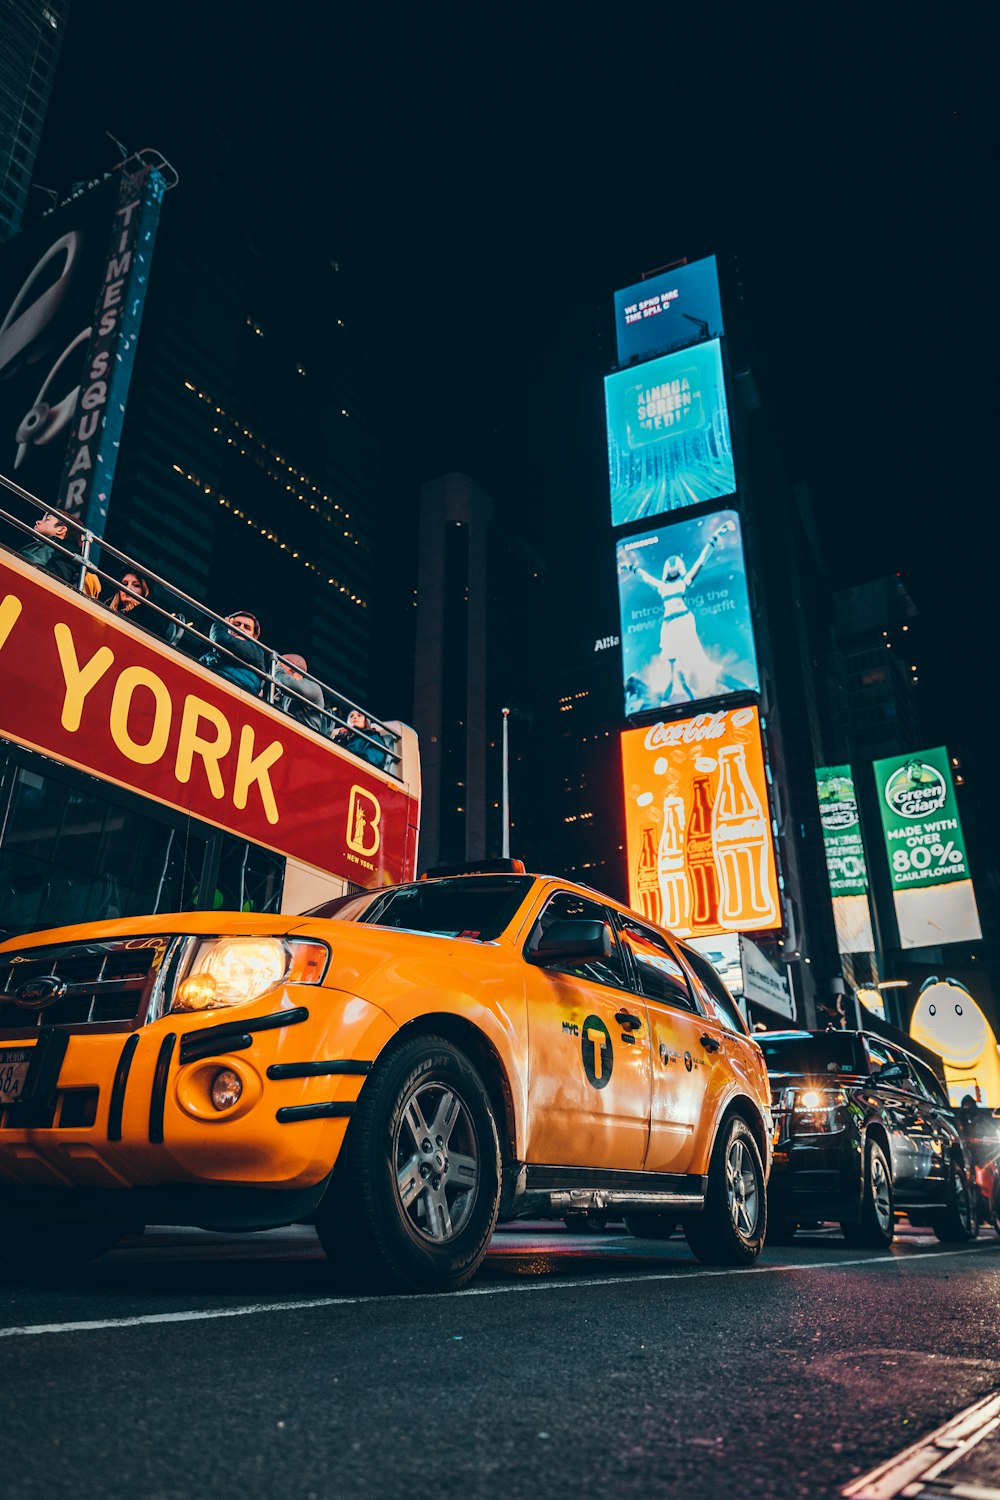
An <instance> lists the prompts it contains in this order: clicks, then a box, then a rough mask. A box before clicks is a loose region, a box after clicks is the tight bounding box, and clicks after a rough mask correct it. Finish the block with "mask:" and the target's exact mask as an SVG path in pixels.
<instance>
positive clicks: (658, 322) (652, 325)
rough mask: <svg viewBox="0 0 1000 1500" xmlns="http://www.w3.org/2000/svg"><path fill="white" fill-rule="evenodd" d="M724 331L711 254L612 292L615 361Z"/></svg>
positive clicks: (713, 336) (660, 351)
mask: <svg viewBox="0 0 1000 1500" xmlns="http://www.w3.org/2000/svg"><path fill="white" fill-rule="evenodd" d="M724 332H725V329H724V328H723V326H722V303H721V301H720V300H719V274H718V271H717V269H716V265H715V256H714V255H709V256H706V258H705V259H704V260H696V261H695V262H694V264H693V265H690V266H677V267H676V268H675V269H674V270H672V271H662V272H661V273H660V275H659V276H650V278H649V280H648V281H640V282H639V283H638V285H636V286H627V287H625V289H624V290H623V291H621V292H615V337H616V339H617V341H618V363H619V364H621V365H624V364H628V362H629V361H630V360H633V359H638V358H645V357H646V356H647V355H650V354H666V353H667V351H668V350H670V349H680V348H683V346H684V345H685V344H694V343H697V342H698V341H699V339H717V338H721V337H722V335H723V333H724Z"/></svg>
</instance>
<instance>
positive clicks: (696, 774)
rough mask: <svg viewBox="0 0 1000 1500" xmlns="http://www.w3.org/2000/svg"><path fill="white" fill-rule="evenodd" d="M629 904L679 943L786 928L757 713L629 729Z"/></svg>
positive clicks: (625, 763)
mask: <svg viewBox="0 0 1000 1500" xmlns="http://www.w3.org/2000/svg"><path fill="white" fill-rule="evenodd" d="M621 744H622V772H623V778H624V791H625V826H626V837H627V851H628V856H627V857H628V872H629V899H630V901H631V904H632V906H633V907H634V909H635V910H636V911H638V912H641V913H643V914H644V915H645V916H646V917H648V918H649V919H650V920H651V921H654V922H659V923H662V925H663V926H664V927H667V928H669V929H670V930H671V931H672V932H674V933H676V934H677V936H678V937H710V936H711V935H712V934H714V933H720V932H761V931H767V930H770V929H773V928H776V927H780V926H781V908H780V902H779V895H778V873H777V865H776V861H775V855H774V841H773V837H772V831H771V814H770V810H769V805H768V794H767V773H766V771H765V767H764V746H763V741H762V738H761V726H760V717H759V715H758V713H757V710H756V708H735V709H728V710H727V709H722V710H720V711H719V712H717V713H705V714H698V715H696V716H695V717H693V718H687V719H675V720H673V721H672V722H671V723H669V724H653V725H651V726H650V727H649V728H646V729H627V730H625V732H624V733H623V734H622V738H621Z"/></svg>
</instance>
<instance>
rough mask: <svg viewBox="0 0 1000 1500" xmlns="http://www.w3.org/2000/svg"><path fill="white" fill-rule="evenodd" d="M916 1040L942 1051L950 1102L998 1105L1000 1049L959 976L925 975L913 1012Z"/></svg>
mask: <svg viewBox="0 0 1000 1500" xmlns="http://www.w3.org/2000/svg"><path fill="white" fill-rule="evenodd" d="M910 1035H911V1036H912V1037H913V1039H914V1041H916V1042H922V1043H923V1045H924V1046H925V1047H930V1048H931V1050H932V1051H934V1052H937V1053H939V1054H940V1056H941V1058H942V1060H943V1062H944V1074H945V1078H946V1079H947V1081H948V1095H949V1098H950V1099H951V1102H952V1104H960V1103H961V1101H962V1100H963V1099H964V1097H965V1096H966V1094H971V1095H972V1097H973V1099H975V1100H976V1102H977V1103H978V1104H988V1105H990V1106H991V1107H992V1108H994V1109H995V1108H997V1106H998V1105H1000V1051H998V1048H997V1039H996V1035H995V1033H994V1031H993V1027H992V1026H991V1025H990V1023H989V1020H988V1019H987V1017H986V1016H985V1015H984V1013H983V1011H982V1010H981V1009H980V1007H979V1005H978V1004H977V1003H976V1001H975V1000H974V999H973V998H972V995H971V994H970V993H969V991H968V990H967V989H966V987H965V985H964V984H960V983H959V981H958V980H957V979H938V978H936V977H933V978H930V979H925V980H924V982H923V984H922V985H921V986H920V993H919V995H918V996H917V1003H916V1005H915V1006H914V1008H913V1015H912V1016H911V1017H910Z"/></svg>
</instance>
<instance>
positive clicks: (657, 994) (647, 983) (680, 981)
mask: <svg viewBox="0 0 1000 1500" xmlns="http://www.w3.org/2000/svg"><path fill="white" fill-rule="evenodd" d="M620 923H621V935H622V942H623V943H624V944H625V946H626V948H628V950H629V952H630V953H631V954H632V958H633V959H634V961H635V967H636V969H637V971H638V974H639V988H640V989H641V990H642V993H643V994H644V995H645V996H646V997H647V999H649V1000H665V1001H666V1002H667V1004H668V1005H679V1006H681V1007H682V1008H683V1009H684V1010H694V1008H695V1006H694V1000H693V999H692V997H691V991H690V989H689V988H688V982H687V976H686V975H685V973H684V970H683V969H682V968H681V965H680V964H679V963H678V961H677V959H676V957H675V956H674V954H673V952H672V951H671V948H670V946H669V944H668V943H667V941H666V939H665V938H662V937H661V936H660V934H659V933H658V932H654V931H653V929H652V928H651V927H644V926H643V924H642V923H641V922H636V921H633V919H632V918H631V917H622V918H621V919H620Z"/></svg>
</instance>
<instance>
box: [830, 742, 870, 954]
mask: <svg viewBox="0 0 1000 1500" xmlns="http://www.w3.org/2000/svg"><path fill="white" fill-rule="evenodd" d="M816 798H817V801H818V802H819V818H820V823H821V825H822V828H823V845H824V848H825V850H826V871H827V875H828V876H829V878H830V894H831V895H832V897H833V921H834V926H835V927H836V930H837V949H838V951H839V952H840V953H872V952H873V951H874V948H875V941H874V934H873V933H872V917H871V908H870V906H869V904H868V867H867V865H866V863H865V849H864V844H863V843H862V840H861V819H860V816H859V814H858V799H857V794H856V792H855V789H854V776H853V775H852V772H851V768H850V766H817V767H816Z"/></svg>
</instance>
